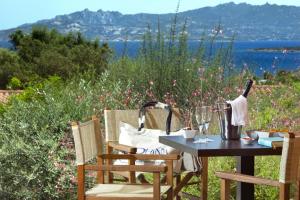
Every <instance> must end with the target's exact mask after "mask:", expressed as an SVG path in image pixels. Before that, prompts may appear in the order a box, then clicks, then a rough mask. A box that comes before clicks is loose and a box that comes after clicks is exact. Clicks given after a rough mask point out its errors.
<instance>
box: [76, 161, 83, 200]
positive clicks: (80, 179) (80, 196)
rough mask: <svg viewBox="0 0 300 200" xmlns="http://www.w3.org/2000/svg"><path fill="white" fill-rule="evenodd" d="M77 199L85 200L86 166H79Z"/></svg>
mask: <svg viewBox="0 0 300 200" xmlns="http://www.w3.org/2000/svg"><path fill="white" fill-rule="evenodd" d="M77 174H78V175H77V179H78V180H77V181H78V186H77V198H78V200H84V166H83V165H78V166H77Z"/></svg>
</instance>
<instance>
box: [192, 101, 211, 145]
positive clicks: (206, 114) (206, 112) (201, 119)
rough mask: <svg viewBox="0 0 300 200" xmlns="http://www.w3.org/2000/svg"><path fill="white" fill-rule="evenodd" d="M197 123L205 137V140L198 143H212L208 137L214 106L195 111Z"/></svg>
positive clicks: (197, 108) (202, 107) (199, 108)
mask: <svg viewBox="0 0 300 200" xmlns="http://www.w3.org/2000/svg"><path fill="white" fill-rule="evenodd" d="M195 116H196V121H197V123H198V127H199V132H200V134H203V135H205V139H199V140H198V141H197V142H198V143H207V142H210V141H212V140H211V139H208V137H207V131H208V127H209V123H210V121H211V118H212V106H199V107H196V111H195Z"/></svg>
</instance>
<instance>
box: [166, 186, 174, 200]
mask: <svg viewBox="0 0 300 200" xmlns="http://www.w3.org/2000/svg"><path fill="white" fill-rule="evenodd" d="M167 200H173V188H170V189H169V191H168V192H167Z"/></svg>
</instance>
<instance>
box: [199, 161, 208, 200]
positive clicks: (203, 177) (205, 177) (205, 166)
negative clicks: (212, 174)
mask: <svg viewBox="0 0 300 200" xmlns="http://www.w3.org/2000/svg"><path fill="white" fill-rule="evenodd" d="M200 159H202V172H201V186H200V187H201V188H200V191H201V194H200V195H201V199H202V200H207V188H208V157H200Z"/></svg>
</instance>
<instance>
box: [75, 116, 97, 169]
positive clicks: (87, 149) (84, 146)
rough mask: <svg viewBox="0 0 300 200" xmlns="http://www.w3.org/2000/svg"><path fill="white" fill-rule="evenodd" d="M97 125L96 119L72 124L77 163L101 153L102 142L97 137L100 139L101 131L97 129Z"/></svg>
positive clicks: (83, 162)
mask: <svg viewBox="0 0 300 200" xmlns="http://www.w3.org/2000/svg"><path fill="white" fill-rule="evenodd" d="M98 125H99V121H98V120H97V119H92V120H89V121H86V122H83V123H80V122H78V123H76V124H73V125H72V133H73V137H74V142H75V150H76V164H77V165H83V164H85V163H86V162H88V161H90V160H92V159H93V158H95V157H96V156H97V155H99V154H101V153H102V150H101V144H100V143H102V142H101V141H99V139H100V140H101V133H100V130H98V129H99V127H98ZM97 134H100V135H97Z"/></svg>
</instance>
